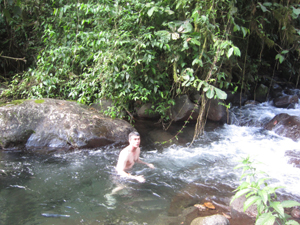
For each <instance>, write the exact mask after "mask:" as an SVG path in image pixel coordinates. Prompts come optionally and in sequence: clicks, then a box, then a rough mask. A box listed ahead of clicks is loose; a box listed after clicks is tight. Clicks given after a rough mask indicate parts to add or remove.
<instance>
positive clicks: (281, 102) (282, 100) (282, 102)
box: [273, 95, 298, 108]
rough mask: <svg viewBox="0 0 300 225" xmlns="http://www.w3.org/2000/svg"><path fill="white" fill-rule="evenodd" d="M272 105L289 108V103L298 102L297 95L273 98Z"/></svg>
mask: <svg viewBox="0 0 300 225" xmlns="http://www.w3.org/2000/svg"><path fill="white" fill-rule="evenodd" d="M273 102H274V106H276V107H278V108H289V107H291V104H295V103H298V95H285V96H281V97H278V98H275V99H274V100H273Z"/></svg>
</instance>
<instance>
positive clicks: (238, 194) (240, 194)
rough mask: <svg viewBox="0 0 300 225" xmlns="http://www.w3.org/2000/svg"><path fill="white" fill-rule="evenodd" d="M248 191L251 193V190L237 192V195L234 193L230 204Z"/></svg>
mask: <svg viewBox="0 0 300 225" xmlns="http://www.w3.org/2000/svg"><path fill="white" fill-rule="evenodd" d="M249 191H251V189H248V188H247V189H243V190H240V191H238V192H237V193H235V195H234V197H233V198H232V200H231V201H230V204H231V203H232V202H233V201H234V200H235V199H237V198H239V197H241V196H243V195H245V194H247V193H248V192H249Z"/></svg>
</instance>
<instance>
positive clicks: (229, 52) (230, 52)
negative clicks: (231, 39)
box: [227, 47, 234, 58]
mask: <svg viewBox="0 0 300 225" xmlns="http://www.w3.org/2000/svg"><path fill="white" fill-rule="evenodd" d="M233 50H234V49H233V47H231V48H230V49H229V50H228V52H227V58H230V56H231V55H232V53H233Z"/></svg>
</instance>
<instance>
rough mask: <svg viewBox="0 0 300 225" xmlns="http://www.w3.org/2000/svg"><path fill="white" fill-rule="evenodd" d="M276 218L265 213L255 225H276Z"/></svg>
mask: <svg viewBox="0 0 300 225" xmlns="http://www.w3.org/2000/svg"><path fill="white" fill-rule="evenodd" d="M275 219H276V218H275V216H273V215H272V213H270V212H269V213H264V214H262V215H261V216H259V217H258V219H257V220H256V222H255V225H274V223H275Z"/></svg>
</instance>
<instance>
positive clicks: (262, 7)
mask: <svg viewBox="0 0 300 225" xmlns="http://www.w3.org/2000/svg"><path fill="white" fill-rule="evenodd" d="M258 4H259V6H260V8H261V10H262V11H263V12H269V10H268V9H267V8H266V7H265V6H264V5H262V4H261V3H260V2H258Z"/></svg>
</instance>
